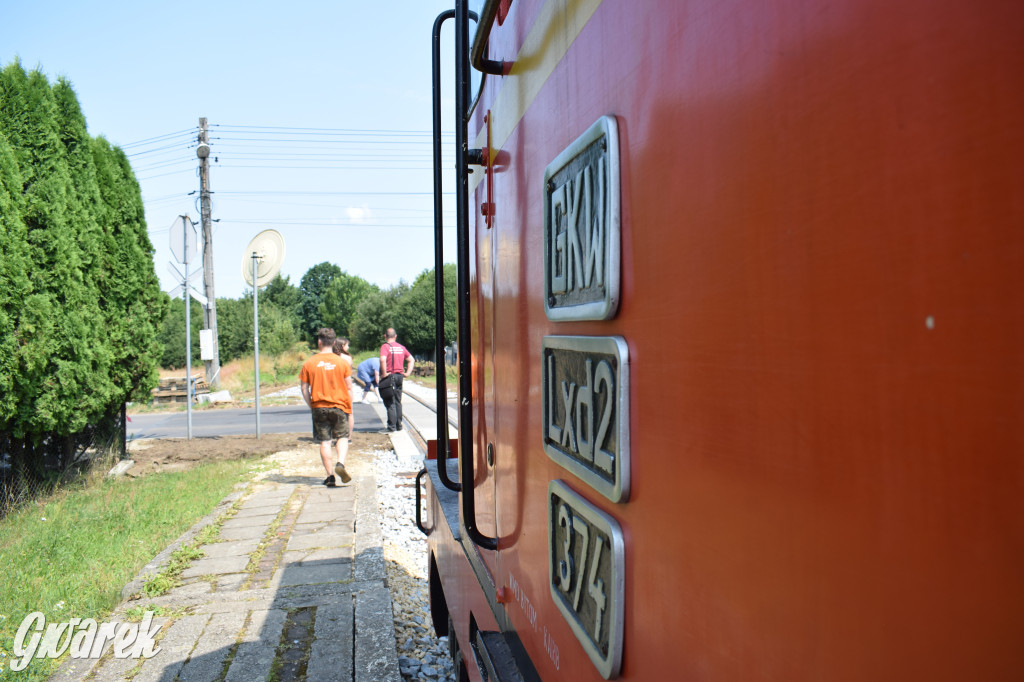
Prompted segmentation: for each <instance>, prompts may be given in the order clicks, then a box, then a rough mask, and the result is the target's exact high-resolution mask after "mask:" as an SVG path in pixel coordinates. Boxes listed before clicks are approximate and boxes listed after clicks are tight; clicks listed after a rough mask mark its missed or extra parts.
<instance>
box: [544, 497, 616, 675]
mask: <svg viewBox="0 0 1024 682" xmlns="http://www.w3.org/2000/svg"><path fill="white" fill-rule="evenodd" d="M548 540H549V543H548V584H549V586H550V587H551V599H552V600H553V601H554V602H555V604H556V605H557V606H558V610H559V611H561V612H562V615H563V616H564V617H565V619H566V621H568V623H569V626H570V627H571V628H572V631H573V633H574V634H575V635H576V638H577V639H578V640H579V641H580V644H582V645H583V648H584V650H585V651H586V652H587V655H589V656H590V660H591V661H593V663H594V665H595V666H596V667H597V669H598V671H599V672H600V673H601V675H603V676H604V678H605V679H606V680H609V679H612V678H615V677H618V675H619V669H620V667H621V665H622V630H623V612H624V609H623V606H624V605H623V601H624V595H625V591H624V585H625V578H624V571H625V546H624V542H623V539H622V529H621V528H620V527H619V524H618V522H616V521H615V519H613V518H612V517H610V516H608V515H607V514H605V513H604V512H603V511H601V510H600V509H598V508H597V507H595V506H593V505H592V504H590V503H589V502H587V501H586V500H584V499H583V498H582V497H580V496H579V495H578V494H576V493H575V492H573V491H572V490H571V489H570V488H569V487H568V486H567V485H565V483H563V482H562V481H551V483H549V484H548Z"/></svg>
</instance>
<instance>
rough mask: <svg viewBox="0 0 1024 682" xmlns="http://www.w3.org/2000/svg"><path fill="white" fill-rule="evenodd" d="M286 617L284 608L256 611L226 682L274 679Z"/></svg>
mask: <svg viewBox="0 0 1024 682" xmlns="http://www.w3.org/2000/svg"><path fill="white" fill-rule="evenodd" d="M286 617H287V614H286V613H285V612H284V611H282V610H281V609H269V610H264V611H253V612H252V613H251V614H250V616H249V624H248V625H247V626H246V628H245V634H244V635H243V636H242V641H241V643H239V645H238V651H237V653H236V654H235V658H234V660H233V661H231V667H230V668H228V674H227V676H226V677H225V678H224V679H225V681H226V682H250V681H251V680H266V679H268V678H269V677H270V668H271V666H272V665H273V664H274V656H275V654H276V650H277V645H278V643H279V642H280V641H281V631H282V630H283V629H284V623H285V619H286ZM306 678H307V679H309V680H315V679H331V678H329V677H323V678H317V677H310V676H309V674H308V673H307V675H306Z"/></svg>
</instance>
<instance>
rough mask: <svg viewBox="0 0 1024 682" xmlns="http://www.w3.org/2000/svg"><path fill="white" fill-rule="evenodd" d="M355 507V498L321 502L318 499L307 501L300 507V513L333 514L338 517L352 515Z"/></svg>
mask: <svg viewBox="0 0 1024 682" xmlns="http://www.w3.org/2000/svg"><path fill="white" fill-rule="evenodd" d="M355 507H356V501H355V498H352V499H344V500H327V501H322V500H320V499H319V498H316V499H307V500H306V503H305V504H303V505H302V511H314V512H334V513H335V514H338V515H344V514H354V513H355V511H354V510H355Z"/></svg>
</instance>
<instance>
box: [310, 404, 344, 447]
mask: <svg viewBox="0 0 1024 682" xmlns="http://www.w3.org/2000/svg"><path fill="white" fill-rule="evenodd" d="M339 438H348V412H345V411H344V410H342V409H341V408H340V407H314V408H313V442H314V443H323V442H324V441H328V440H338V439H339Z"/></svg>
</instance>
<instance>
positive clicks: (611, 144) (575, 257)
mask: <svg viewBox="0 0 1024 682" xmlns="http://www.w3.org/2000/svg"><path fill="white" fill-rule="evenodd" d="M619 202H620V193H619V128H618V124H617V122H616V120H615V117H614V116H602V117H601V118H599V119H598V120H597V121H596V122H595V123H594V124H593V125H592V126H590V128H588V129H587V131H586V132H585V133H583V134H582V135H580V136H579V137H578V138H577V139H576V140H575V141H574V142H573V143H572V144H570V145H569V146H568V147H567V148H566V149H565V150H563V151H562V153H560V154H559V155H558V156H556V157H555V159H554V160H553V161H552V162H551V163H549V164H548V166H547V168H546V169H545V170H544V235H543V237H544V312H545V313H547V316H548V319H549V320H555V321H565V320H607V319H609V318H611V317H614V316H615V313H616V312H617V311H618V308H619V282H620V269H621V252H622V247H621V240H620V231H621V230H620V217H619ZM570 223H575V224H570ZM580 223H583V225H582V230H581V225H580Z"/></svg>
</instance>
